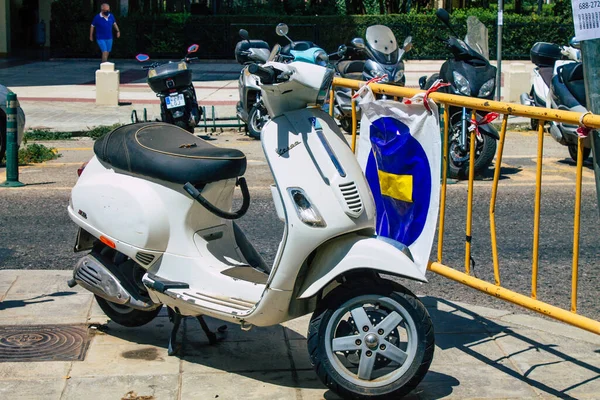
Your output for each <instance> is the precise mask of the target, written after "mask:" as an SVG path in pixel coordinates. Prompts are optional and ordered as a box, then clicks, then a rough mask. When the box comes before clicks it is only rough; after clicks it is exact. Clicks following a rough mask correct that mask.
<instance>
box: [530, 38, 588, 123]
mask: <svg viewBox="0 0 600 400" xmlns="http://www.w3.org/2000/svg"><path fill="white" fill-rule="evenodd" d="M573 44H574V43H573V41H571V43H570V45H569V46H559V45H557V44H554V43H545V42H537V43H535V44H534V45H533V47H532V48H531V62H533V63H534V64H535V68H534V69H533V72H532V73H531V81H532V84H531V90H530V91H529V93H522V94H521V99H520V100H521V104H523V105H525V106H535V107H544V108H545V107H548V108H550V102H551V99H550V86H551V84H552V77H553V76H555V75H556V69H557V68H558V67H559V66H562V65H565V64H569V63H574V62H578V61H580V60H581V52H580V51H579V50H578V49H576V48H575V47H573V46H572V45H573ZM531 129H532V130H537V129H538V120H537V119H532V120H531Z"/></svg>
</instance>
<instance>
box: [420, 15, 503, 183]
mask: <svg viewBox="0 0 600 400" xmlns="http://www.w3.org/2000/svg"><path fill="white" fill-rule="evenodd" d="M435 14H436V16H437V17H438V19H439V20H441V21H442V22H443V23H444V25H446V26H447V27H448V29H449V30H450V32H451V33H452V35H450V37H449V38H448V39H441V40H442V41H443V42H444V43H445V44H446V46H447V47H448V49H449V50H450V52H451V53H452V57H451V58H450V59H448V60H446V62H444V64H442V67H441V69H440V73H439V74H433V75H431V76H430V77H429V79H427V77H426V76H422V77H421V78H420V79H419V86H420V87H421V89H429V88H430V87H431V86H432V85H433V83H434V82H435V81H436V80H438V79H441V80H442V81H443V82H446V83H449V84H450V86H447V87H445V88H442V89H440V92H446V93H451V94H457V95H461V96H473V97H478V98H480V99H489V100H492V99H493V98H494V92H495V91H496V67H494V66H493V65H491V64H490V62H489V61H488V60H487V59H486V58H485V57H484V56H483V55H482V54H481V53H482V49H481V46H478V45H477V44H472V46H475V47H479V49H478V50H479V51H478V50H475V49H474V48H473V47H472V46H470V45H468V44H467V43H465V42H464V41H462V40H460V39H458V38H457V36H458V35H457V34H456V32H455V31H454V29H452V26H451V25H450V15H449V14H448V12H447V11H446V10H444V9H442V8H440V9H438V10H437V11H436V13H435ZM449 107H450V108H449V114H450V129H449V132H448V134H449V138H448V143H449V146H450V148H449V157H448V161H449V162H448V175H449V176H450V177H451V178H455V179H464V178H466V177H467V176H468V172H469V148H470V139H469V138H470V134H469V127H470V126H471V113H472V110H470V109H467V108H461V107H455V106H449ZM485 115H486V113H485V112H483V111H477V121H478V122H479V121H481V120H482V119H483V118H484V117H485ZM478 129H479V132H480V133H481V135H477V143H476V146H475V173H476V174H477V173H480V172H482V171H484V170H485V169H487V168H488V167H489V166H490V165H491V163H492V161H493V159H494V155H495V154H496V144H497V143H496V141H497V140H498V139H500V136H499V135H498V131H497V130H496V129H495V128H494V127H493V126H492V125H490V124H485V125H483V124H482V125H479V127H478Z"/></svg>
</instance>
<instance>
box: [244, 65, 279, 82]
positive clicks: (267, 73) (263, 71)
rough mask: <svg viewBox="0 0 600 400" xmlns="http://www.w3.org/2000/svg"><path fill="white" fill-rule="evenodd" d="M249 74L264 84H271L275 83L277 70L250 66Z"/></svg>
mask: <svg viewBox="0 0 600 400" xmlns="http://www.w3.org/2000/svg"><path fill="white" fill-rule="evenodd" d="M248 72H250V73H251V74H253V75H257V76H258V77H259V78H260V80H261V81H262V82H263V83H266V84H270V83H273V82H275V70H274V69H273V68H272V67H261V66H260V65H258V64H250V65H249V66H248Z"/></svg>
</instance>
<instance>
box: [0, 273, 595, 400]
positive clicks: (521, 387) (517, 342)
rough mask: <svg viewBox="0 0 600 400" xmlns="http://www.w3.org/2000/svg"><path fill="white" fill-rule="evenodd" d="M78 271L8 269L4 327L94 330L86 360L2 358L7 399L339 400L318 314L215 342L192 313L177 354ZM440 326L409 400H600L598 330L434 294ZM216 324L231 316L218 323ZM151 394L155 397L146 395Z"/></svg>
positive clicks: (163, 325) (3, 281) (164, 324)
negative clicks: (104, 306)
mask: <svg viewBox="0 0 600 400" xmlns="http://www.w3.org/2000/svg"><path fill="white" fill-rule="evenodd" d="M69 276H70V273H69V272H68V271H35V270H18V271H17V270H2V271H0V325H31V324H68V325H84V326H90V329H89V332H90V334H91V335H92V338H91V342H90V345H89V348H88V350H87V354H86V355H85V359H84V360H83V361H69V362H59V361H44V362H3V361H5V360H2V359H0V398H2V399H82V398H94V399H132V398H133V399H216V398H218V399H219V400H222V399H239V398H244V399H260V400H264V399H302V400H311V399H335V398H337V397H336V396H335V395H334V394H333V393H332V392H330V391H328V390H327V388H326V387H325V386H323V385H322V384H321V383H320V382H319V381H318V379H317V377H316V375H315V374H314V372H313V371H312V368H311V365H310V362H309V359H308V355H307V351H306V330H307V323H308V320H309V317H308V316H306V317H302V318H298V319H296V320H293V321H289V322H287V323H285V324H282V325H278V326H274V327H268V328H254V329H252V330H251V331H249V332H243V331H241V330H240V329H239V327H238V326H236V325H233V324H229V328H228V332H227V334H226V336H225V338H224V340H223V341H221V342H219V343H218V344H217V345H214V346H210V345H209V344H208V341H207V339H206V337H205V336H204V334H203V333H202V331H201V330H200V327H199V325H198V323H197V321H195V320H194V319H190V318H188V319H186V320H185V322H184V324H183V329H182V333H181V334H180V341H181V342H182V350H181V353H180V354H179V355H178V356H175V357H169V356H167V350H166V344H167V338H168V335H169V331H170V323H169V320H168V317H167V316H166V313H165V312H161V314H159V317H157V318H156V319H155V320H154V321H152V322H151V323H150V324H148V325H146V326H143V327H139V328H123V327H120V326H118V325H116V324H114V323H112V322H108V321H107V318H106V317H105V316H104V314H103V313H102V312H101V310H100V309H99V307H97V305H96V303H95V302H94V301H93V297H92V296H91V295H90V294H89V293H87V292H86V291H84V290H83V289H81V288H79V287H75V288H73V289H70V288H68V287H67V285H66V280H67V278H68V277H69ZM422 300H423V302H424V303H425V304H426V306H427V308H428V310H429V313H430V314H431V317H432V320H433V322H434V325H435V331H436V350H435V356H434V361H433V364H432V366H431V369H430V372H429V373H428V374H427V376H426V377H425V379H424V381H423V382H422V383H421V384H420V385H419V386H418V388H417V389H416V390H415V391H413V393H411V394H410V395H409V396H408V398H409V399H441V398H444V399H446V398H448V399H510V398H519V399H550V398H567V399H574V398H576V399H599V398H600V337H599V336H596V335H593V334H591V333H588V332H584V331H581V330H578V329H576V328H572V327H569V326H567V325H563V324H559V323H556V322H552V321H549V320H547V319H542V318H539V317H535V316H531V315H529V314H514V313H511V312H508V311H504V310H499V309H491V308H484V307H478V306H474V305H468V304H462V303H455V302H448V301H445V300H443V299H440V298H433V297H424V298H422ZM208 323H209V325H210V326H211V327H212V328H213V329H214V328H216V327H217V326H219V325H221V324H222V323H221V322H220V321H217V320H213V319H209V320H208ZM144 396H147V397H144Z"/></svg>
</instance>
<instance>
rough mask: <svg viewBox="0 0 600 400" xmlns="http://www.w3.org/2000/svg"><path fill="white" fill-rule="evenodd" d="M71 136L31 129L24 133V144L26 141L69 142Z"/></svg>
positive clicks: (46, 130) (70, 134)
mask: <svg viewBox="0 0 600 400" xmlns="http://www.w3.org/2000/svg"><path fill="white" fill-rule="evenodd" d="M72 136H73V134H72V133H71V132H54V131H51V130H48V129H33V130H31V131H27V132H25V138H24V139H23V140H25V143H27V141H28V140H69V139H71V137H72Z"/></svg>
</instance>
